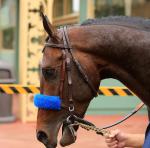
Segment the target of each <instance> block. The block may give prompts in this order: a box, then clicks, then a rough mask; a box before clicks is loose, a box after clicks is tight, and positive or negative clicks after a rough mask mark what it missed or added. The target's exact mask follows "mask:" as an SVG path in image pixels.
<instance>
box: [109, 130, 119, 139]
mask: <svg viewBox="0 0 150 148" xmlns="http://www.w3.org/2000/svg"><path fill="white" fill-rule="evenodd" d="M119 133H120V130H118V129H116V130H112V131H111V133H110V134H109V137H110V138H113V137H115V136H117V135H118V134H119Z"/></svg>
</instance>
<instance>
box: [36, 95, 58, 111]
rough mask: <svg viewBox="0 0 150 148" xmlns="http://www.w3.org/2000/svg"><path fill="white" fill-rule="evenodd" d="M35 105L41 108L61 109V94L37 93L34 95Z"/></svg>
mask: <svg viewBox="0 0 150 148" xmlns="http://www.w3.org/2000/svg"><path fill="white" fill-rule="evenodd" d="M34 105H35V106H36V107H38V108H41V109H48V110H60V109H61V99H60V97H59V96H47V95H42V94H36V95H35V96H34Z"/></svg>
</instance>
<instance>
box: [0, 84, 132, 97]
mask: <svg viewBox="0 0 150 148" xmlns="http://www.w3.org/2000/svg"><path fill="white" fill-rule="evenodd" d="M99 89H100V95H103V96H122V97H123V96H134V94H133V93H132V92H131V91H130V90H129V89H128V88H126V87H100V88H99ZM0 93H5V94H30V93H32V94H37V93H40V87H38V86H34V85H28V86H23V85H19V84H0Z"/></svg>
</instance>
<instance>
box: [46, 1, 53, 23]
mask: <svg viewBox="0 0 150 148" xmlns="http://www.w3.org/2000/svg"><path fill="white" fill-rule="evenodd" d="M47 3H48V4H47V14H48V18H49V19H50V21H52V22H53V6H54V0H48V1H47Z"/></svg>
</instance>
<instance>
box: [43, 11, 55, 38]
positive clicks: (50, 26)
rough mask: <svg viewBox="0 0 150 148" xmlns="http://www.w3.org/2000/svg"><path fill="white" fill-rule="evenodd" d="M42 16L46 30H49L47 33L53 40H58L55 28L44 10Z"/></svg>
mask: <svg viewBox="0 0 150 148" xmlns="http://www.w3.org/2000/svg"><path fill="white" fill-rule="evenodd" d="M41 17H42V20H43V27H44V29H45V31H46V32H47V34H48V35H49V37H50V38H52V39H53V40H57V36H56V33H55V31H54V28H53V27H52V25H51V23H50V21H49V19H48V17H47V16H46V15H44V14H43V12H41Z"/></svg>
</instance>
